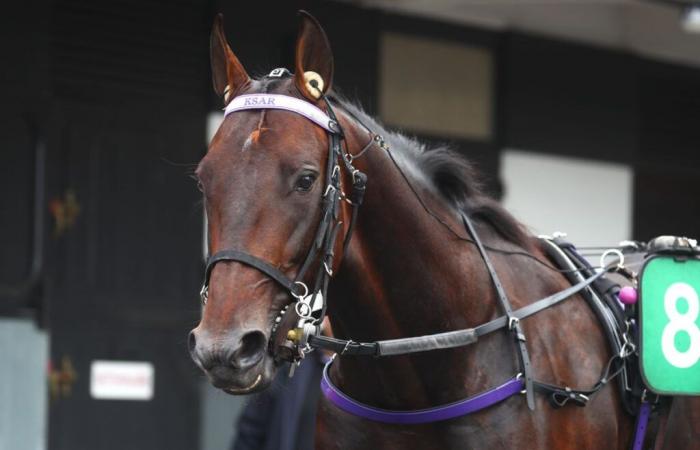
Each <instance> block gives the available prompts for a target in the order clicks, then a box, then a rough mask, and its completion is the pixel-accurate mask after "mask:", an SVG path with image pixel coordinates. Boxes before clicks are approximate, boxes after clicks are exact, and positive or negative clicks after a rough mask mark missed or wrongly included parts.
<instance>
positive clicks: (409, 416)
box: [321, 360, 525, 425]
mask: <svg viewBox="0 0 700 450" xmlns="http://www.w3.org/2000/svg"><path fill="white" fill-rule="evenodd" d="M332 362H333V361H332V360H331V361H329V362H328V363H327V364H326V367H325V368H324V369H323V378H321V391H322V392H323V395H324V396H325V397H326V398H327V399H328V400H329V401H330V402H331V403H333V404H334V405H335V406H337V407H338V408H340V409H342V410H343V411H345V412H347V413H349V414H352V415H354V416H357V417H362V418H364V419H368V420H373V421H375V422H384V423H395V424H404V425H415V424H421V423H431V422H439V421H441V420H447V419H453V418H455V417H460V416H466V415H467V414H471V413H474V412H477V411H480V410H482V409H484V408H488V407H489V406H492V405H495V404H496V403H498V402H501V401H503V400H505V399H507V398H508V397H511V396H513V395H515V394H518V393H520V392H521V391H522V390H523V389H524V387H525V383H524V382H523V380H522V379H521V378H520V377H515V378H512V379H510V380H508V381H506V382H505V383H503V384H502V385H500V386H498V387H495V388H493V389H489V390H488V391H485V392H482V393H480V394H477V395H475V396H473V397H469V398H466V399H464V400H460V401H457V402H454V403H450V404H447V405H442V406H436V407H434V408H428V409H420V410H416V411H390V410H386V409H379V408H374V407H372V406H368V405H365V404H363V403H360V402H358V401H355V400H353V399H351V398H350V397H348V396H347V395H345V394H343V393H342V392H340V389H338V388H337V387H336V386H334V385H333V382H332V381H331V379H330V377H329V376H328V368H329V367H330V365H331V363H332Z"/></svg>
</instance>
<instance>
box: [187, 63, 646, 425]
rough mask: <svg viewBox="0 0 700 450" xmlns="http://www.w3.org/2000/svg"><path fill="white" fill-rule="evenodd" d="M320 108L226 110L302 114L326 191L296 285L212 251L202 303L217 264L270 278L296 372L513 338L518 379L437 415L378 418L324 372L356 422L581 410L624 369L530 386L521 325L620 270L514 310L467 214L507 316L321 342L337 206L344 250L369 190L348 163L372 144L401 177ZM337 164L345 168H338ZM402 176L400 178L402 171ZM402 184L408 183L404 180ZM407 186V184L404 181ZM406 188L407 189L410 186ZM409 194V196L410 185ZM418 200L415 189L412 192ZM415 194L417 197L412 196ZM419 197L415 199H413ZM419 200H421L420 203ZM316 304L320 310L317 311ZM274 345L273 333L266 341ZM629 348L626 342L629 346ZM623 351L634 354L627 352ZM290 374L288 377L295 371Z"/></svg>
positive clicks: (251, 101)
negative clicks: (307, 360)
mask: <svg viewBox="0 0 700 450" xmlns="http://www.w3.org/2000/svg"><path fill="white" fill-rule="evenodd" d="M289 75H291V74H290V73H289V71H287V70H286V69H275V70H273V71H272V72H271V73H270V74H269V75H268V77H282V76H289ZM319 97H320V98H321V99H322V100H323V102H324V104H325V106H326V111H327V112H324V111H323V110H321V109H320V108H318V107H317V106H315V105H313V104H311V103H309V102H307V101H304V100H301V99H298V98H295V97H290V96H285V95H278V94H247V95H240V96H238V97H235V98H234V99H233V100H232V101H231V102H230V103H229V105H228V106H227V107H226V109H225V115H226V116H227V115H229V114H232V113H234V112H237V111H244V110H254V109H280V110H286V111H289V112H293V113H296V114H300V115H302V116H304V117H306V118H307V119H308V120H310V121H311V122H313V123H315V124H316V125H318V126H320V127H321V128H323V129H324V130H325V131H326V132H327V134H328V142H329V143H328V161H327V167H326V174H325V185H324V186H325V188H324V192H323V195H322V198H321V202H322V208H321V220H320V221H319V224H318V226H317V229H316V233H315V236H314V240H313V242H312V245H311V248H310V249H309V251H308V252H307V255H306V258H305V259H304V262H303V263H302V265H301V267H300V269H299V271H298V272H297V274H296V276H295V277H294V278H290V277H288V276H287V275H286V274H284V273H283V272H282V271H280V270H279V269H278V268H276V267H275V266H273V265H272V264H270V263H269V262H267V261H265V260H263V259H261V258H259V257H257V256H254V255H251V254H250V253H247V252H246V251H244V250H240V249H226V250H221V251H218V252H216V253H215V254H213V255H211V256H210V257H209V258H208V260H207V265H206V270H205V277H204V283H203V286H202V290H201V292H200V296H201V300H202V303H203V304H206V302H207V296H208V288H209V278H210V276H211V271H212V270H213V268H214V266H215V265H216V263H218V262H220V261H235V262H239V263H242V264H245V265H248V266H250V267H253V268H255V269H257V270H258V271H260V272H261V273H263V274H265V275H267V276H268V277H269V278H271V279H272V280H274V281H275V282H277V283H278V284H279V285H280V286H281V287H283V288H284V289H285V290H286V291H288V292H289V294H290V295H291V296H292V297H293V298H295V299H296V301H295V306H294V308H295V310H296V313H297V315H298V317H299V320H298V322H297V326H296V329H294V330H292V331H293V333H292V334H290V335H288V336H287V342H292V343H293V345H292V346H291V347H292V349H293V351H292V352H291V355H290V359H291V361H292V363H293V364H292V368H294V367H295V365H298V364H299V363H300V362H301V360H303V358H304V357H305V355H306V354H308V353H309V352H310V351H312V350H313V349H315V348H322V349H326V350H331V351H333V352H335V353H336V354H338V355H354V356H372V357H375V358H376V357H383V356H394V355H407V354H413V353H419V352H426V351H432V350H440V349H448V348H456V347H463V346H467V345H471V344H474V343H476V342H477V341H478V339H479V338H480V337H481V336H484V335H487V334H490V333H493V332H495V331H497V330H504V329H505V330H506V331H507V332H508V333H509V334H510V335H511V336H512V338H513V342H514V344H515V348H516V350H517V354H518V362H519V373H518V374H517V375H516V376H514V377H513V378H512V379H510V380H509V381H507V382H506V383H504V384H502V385H501V386H499V387H496V388H493V389H491V390H489V391H486V392H484V393H481V394H478V395H476V396H474V397H471V398H468V399H465V400H462V401H460V402H455V403H453V404H450V405H444V406H440V407H437V408H430V409H427V410H422V411H419V412H406V413H404V412H397V411H383V410H378V409H376V408H372V407H370V406H367V405H363V404H361V403H359V402H356V401H354V400H353V399H351V398H349V397H347V396H346V395H345V394H343V393H342V392H340V390H339V389H338V388H336V387H335V386H334V385H333V384H332V382H331V380H330V377H329V375H328V367H329V365H330V363H329V365H327V366H326V369H325V371H324V375H323V378H322V384H321V387H322V391H323V393H324V395H325V396H326V398H327V399H329V400H330V401H331V402H332V403H334V404H335V405H336V406H337V407H339V408H341V409H343V410H345V411H346V412H349V413H351V414H355V415H358V416H360V417H365V418H369V419H372V420H379V421H384V422H390V423H428V422H433V421H436V420H444V419H446V418H451V417H458V416H461V415H465V414H469V413H471V412H475V411H478V410H480V409H483V408H486V407H488V406H491V405H493V404H495V403H497V402H500V401H502V400H504V399H506V398H508V397H510V396H512V395H515V394H517V393H524V394H525V395H526V399H527V404H528V407H529V408H530V409H531V410H532V409H534V392H535V391H537V392H542V393H545V394H547V395H549V396H550V397H551V399H553V400H554V403H556V404H557V405H558V406H563V405H564V404H566V403H567V402H569V401H571V402H572V403H574V404H577V405H579V406H585V404H586V403H587V401H588V399H589V397H590V396H591V395H593V394H595V393H596V392H598V391H599V390H600V389H601V388H602V387H604V386H605V384H607V383H608V382H609V381H610V380H611V379H612V378H614V377H615V376H617V375H618V374H619V373H620V371H621V369H620V368H619V367H620V366H619V364H620V360H622V359H624V358H626V357H627V356H629V354H631V353H625V354H623V353H622V352H621V353H620V355H614V356H613V358H611V359H610V361H609V363H608V364H607V365H606V368H605V369H604V371H603V373H602V374H601V377H600V380H599V381H598V382H597V383H596V384H595V385H594V386H593V387H592V388H591V389H588V390H574V389H571V388H569V387H566V386H564V387H561V386H555V385H551V384H547V383H542V382H537V381H534V380H533V378H532V370H531V367H530V359H529V355H528V351H527V346H526V345H525V342H526V337H525V334H524V332H523V329H522V327H521V325H520V321H521V320H522V319H525V318H527V317H529V316H531V315H534V314H536V313H538V312H540V311H542V310H544V309H547V308H549V307H552V306H554V305H556V304H558V303H560V302H562V301H564V300H566V299H568V298H571V297H572V296H573V295H575V294H577V293H579V292H581V291H583V290H584V289H586V288H588V287H589V286H590V285H592V284H593V283H594V282H595V281H596V280H598V279H599V278H601V277H602V276H604V275H605V274H606V273H608V272H611V271H614V270H617V269H619V268H620V267H621V264H620V263H611V264H609V265H608V266H606V267H604V268H603V269H602V270H601V271H599V272H598V273H595V274H594V275H591V276H589V277H588V278H586V279H583V280H582V281H580V282H579V283H577V284H575V285H573V286H571V287H569V288H567V289H564V290H562V291H559V292H557V293H555V294H552V295H550V296H548V297H545V298H542V299H539V300H537V301H535V302H533V303H530V304H528V305H527V306H524V307H522V308H520V309H517V310H513V308H512V306H511V304H510V301H509V300H508V296H507V294H506V292H505V290H504V288H503V286H502V284H501V282H500V279H499V277H498V274H497V273H496V270H495V267H494V265H493V263H492V262H491V259H490V257H489V255H488V253H487V251H486V247H485V246H484V245H483V243H482V242H481V240H480V238H479V236H478V234H477V232H476V229H475V227H474V225H473V223H472V221H471V219H470V218H469V216H468V214H466V213H464V212H460V217H461V220H462V222H463V224H464V227H465V229H466V231H467V232H468V233H469V235H470V236H471V238H472V241H471V242H472V243H474V244H475V245H476V247H477V249H478V251H479V253H480V255H481V257H482V260H483V261H484V264H485V266H486V268H487V270H488V272H489V275H490V278H491V281H492V284H493V286H494V288H495V291H496V296H497V298H498V300H499V303H500V305H501V309H502V310H503V312H504V315H502V316H500V317H497V318H496V319H493V320H491V321H489V322H486V323H484V324H481V325H479V326H476V327H474V328H469V329H463V330H456V331H449V332H444V333H436V334H432V335H427V336H417V337H409V338H401V339H392V340H385V341H377V342H355V341H353V340H344V339H337V338H333V337H327V336H322V335H321V334H320V324H321V322H322V320H323V318H324V317H325V315H326V307H327V296H326V294H327V291H328V284H329V281H330V278H331V277H332V276H333V270H332V269H333V263H334V258H335V253H334V251H335V247H336V242H337V239H338V236H339V234H340V230H341V228H342V225H343V223H342V221H341V220H339V214H340V204H341V201H346V202H348V203H349V204H350V205H351V206H352V215H351V219H350V223H349V224H348V228H347V231H346V234H345V237H344V239H343V249H345V248H346V247H347V245H348V243H349V242H350V239H351V237H352V231H353V228H354V224H355V221H356V218H357V213H358V210H359V207H360V205H361V204H362V201H363V198H364V193H365V190H366V185H367V176H366V175H365V174H364V173H362V172H360V171H359V170H357V169H356V168H355V167H354V166H353V165H352V162H353V160H354V159H357V158H358V157H360V156H362V155H363V154H364V153H365V152H366V151H367V150H368V149H369V148H371V147H372V146H373V145H377V146H378V147H380V148H382V149H384V150H386V151H387V153H388V154H389V156H390V157H391V159H392V161H393V162H394V165H395V166H396V167H397V169H398V170H399V171H401V168H400V166H399V165H398V164H396V161H395V160H394V158H393V156H391V153H390V152H389V148H388V147H387V146H386V144H385V143H384V141H383V139H382V138H381V136H379V135H376V134H374V133H373V132H372V131H371V130H370V129H369V128H368V127H367V126H365V125H364V124H363V123H362V122H361V121H360V120H359V119H358V118H357V117H355V116H354V115H352V114H350V115H351V116H352V117H353V119H355V120H356V121H357V122H358V123H359V124H360V125H361V126H362V127H364V128H365V129H366V130H367V131H368V134H369V142H368V143H367V144H366V145H365V147H364V148H363V149H362V150H361V151H360V152H358V153H357V154H355V155H350V154H349V153H347V152H345V151H344V150H343V148H342V145H341V143H342V140H343V139H344V138H345V135H344V133H343V130H342V127H341V125H340V122H339V121H338V119H337V117H336V115H335V113H334V111H333V107H332V105H331V102H330V101H329V99H328V98H327V97H326V96H325V95H323V94H322V93H321V95H320V96H319ZM341 162H342V163H341ZM341 170H345V171H346V172H347V173H348V174H349V175H350V176H351V179H352V191H351V194H350V195H345V193H344V192H343V190H342V186H341V176H340V174H341ZM401 173H402V175H404V174H403V172H402V171H401ZM404 179H406V177H405V175H404ZM406 181H407V182H408V179H406ZM409 186H410V183H409ZM411 189H412V190H413V188H412V186H411ZM414 193H415V190H414ZM416 195H417V194H416ZM417 196H418V195H417ZM419 200H420V197H419ZM314 263H316V264H317V266H318V267H317V271H316V274H315V276H314V278H313V280H314V281H313V285H312V289H311V290H310V289H309V288H308V286H307V284H306V283H305V282H304V281H303V280H304V279H305V277H306V275H307V273H308V271H309V270H310V268H311V267H313V265H314ZM319 303H320V304H319ZM270 342H271V343H272V342H274V333H273V336H271V338H270ZM630 342H631V340H630ZM625 351H628V352H629V351H634V349H633V348H632V349H630V348H628V349H626V350H625ZM292 373H293V372H292Z"/></svg>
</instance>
